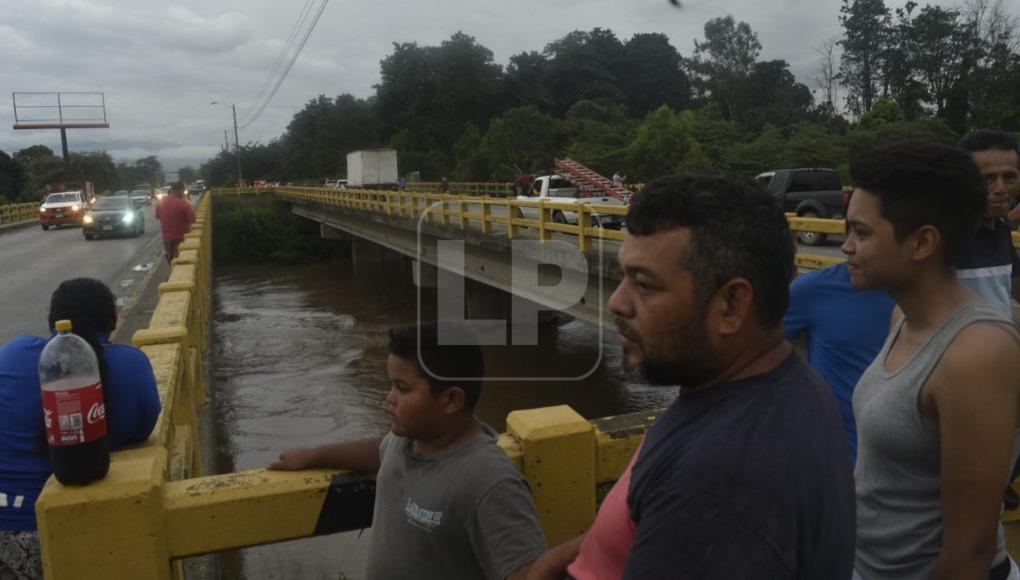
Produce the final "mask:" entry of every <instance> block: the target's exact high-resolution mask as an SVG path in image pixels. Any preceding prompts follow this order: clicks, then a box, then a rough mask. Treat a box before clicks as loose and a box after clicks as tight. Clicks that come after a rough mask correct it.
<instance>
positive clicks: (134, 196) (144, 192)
mask: <svg viewBox="0 0 1020 580" xmlns="http://www.w3.org/2000/svg"><path fill="white" fill-rule="evenodd" d="M151 197H152V194H151V193H149V190H148V189H135V190H132V191H131V201H133V202H135V205H140V206H141V205H149V204H150V203H151V201H150V198H151Z"/></svg>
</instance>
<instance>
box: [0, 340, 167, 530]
mask: <svg viewBox="0 0 1020 580" xmlns="http://www.w3.org/2000/svg"><path fill="white" fill-rule="evenodd" d="M100 340H103V341H105V337H100ZM47 342H49V339H48V338H39V337H36V336H19V337H17V338H15V339H14V340H12V341H11V342H9V343H7V344H6V345H5V346H4V347H2V348H0V530H4V531H31V530H35V529H36V522H35V501H36V499H37V498H38V497H39V494H40V493H41V492H42V488H43V486H44V485H46V480H47V479H48V478H49V476H50V474H51V473H52V470H51V469H50V460H49V449H48V447H47V445H46V439H45V436H44V427H43V412H42V394H41V390H40V386H39V356H40V355H41V354H42V350H43V347H44V346H46V343H47ZM103 354H104V356H105V358H106V370H107V373H106V374H107V376H106V382H105V383H104V384H103V393H104V396H105V398H106V401H107V436H108V437H109V441H110V449H111V450H114V451H115V450H117V449H120V448H121V447H124V446H125V445H132V444H137V443H142V442H144V441H145V440H146V439H147V438H148V437H149V434H150V433H152V429H153V427H155V426H156V419H157V418H158V417H159V412H160V403H159V393H158V392H157V390H156V377H155V375H154V374H153V372H152V365H151V364H150V363H149V358H148V357H147V356H145V353H143V352H142V351H140V350H138V349H137V348H135V347H133V346H126V345H120V344H113V345H109V346H106V347H105V348H104V350H103Z"/></svg>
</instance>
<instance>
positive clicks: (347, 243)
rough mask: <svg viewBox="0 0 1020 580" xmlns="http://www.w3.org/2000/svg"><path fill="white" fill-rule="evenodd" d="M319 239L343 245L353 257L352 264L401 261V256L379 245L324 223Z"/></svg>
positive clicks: (320, 226) (321, 226) (320, 225)
mask: <svg viewBox="0 0 1020 580" xmlns="http://www.w3.org/2000/svg"><path fill="white" fill-rule="evenodd" d="M319 237H321V238H322V239H324V240H333V241H335V242H338V243H340V244H342V245H343V246H344V248H345V251H346V253H347V254H348V255H349V256H350V257H351V262H352V263H354V264H358V263H359V262H361V263H364V262H372V263H381V262H387V261H393V260H399V259H401V256H400V254H397V253H396V252H393V251H391V250H387V249H386V248H384V247H382V246H380V245H379V244H376V243H373V242H370V241H368V240H366V239H364V238H359V237H358V236H353V235H351V234H349V233H347V232H345V231H343V230H338V229H336V228H333V227H330V226H328V225H326V224H324V223H322V224H319Z"/></svg>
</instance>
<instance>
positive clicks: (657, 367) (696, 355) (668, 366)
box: [640, 319, 722, 387]
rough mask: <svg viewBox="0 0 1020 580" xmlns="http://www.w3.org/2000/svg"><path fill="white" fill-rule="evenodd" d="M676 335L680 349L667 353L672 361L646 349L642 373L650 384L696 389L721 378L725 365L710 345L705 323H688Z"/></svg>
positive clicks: (696, 321) (702, 321) (695, 321)
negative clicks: (720, 374)
mask: <svg viewBox="0 0 1020 580" xmlns="http://www.w3.org/2000/svg"><path fill="white" fill-rule="evenodd" d="M676 336H677V340H676V344H677V349H676V352H674V353H666V354H667V356H669V357H670V358H669V359H666V358H664V357H662V356H661V355H660V356H658V357H656V356H655V355H653V354H651V353H649V352H648V350H647V348H646V349H645V350H644V354H645V358H644V360H643V361H641V365H640V370H641V375H642V376H643V377H644V380H645V381H646V382H647V383H648V384H650V385H679V386H682V387H697V386H700V385H704V384H706V383H708V382H710V381H711V380H712V379H714V378H716V377H717V376H719V373H720V372H722V364H721V363H720V362H719V357H718V356H717V354H716V353H715V352H714V351H713V350H712V347H711V345H710V344H709V340H708V329H707V328H706V326H705V321H704V320H698V319H692V320H690V321H688V323H687V324H686V325H685V326H684V327H683V328H681V329H680V330H679V331H678V333H677V335H676Z"/></svg>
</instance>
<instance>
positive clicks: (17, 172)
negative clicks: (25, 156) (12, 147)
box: [0, 151, 25, 204]
mask: <svg viewBox="0 0 1020 580" xmlns="http://www.w3.org/2000/svg"><path fill="white" fill-rule="evenodd" d="M23 187H25V169H24V168H23V167H22V166H21V164H20V163H18V162H17V161H15V160H14V159H13V158H12V157H11V156H10V155H8V154H7V153H5V152H3V151H0V204H2V203H13V202H14V201H15V200H17V199H18V196H19V195H20V194H21V190H22V188H23Z"/></svg>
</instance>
